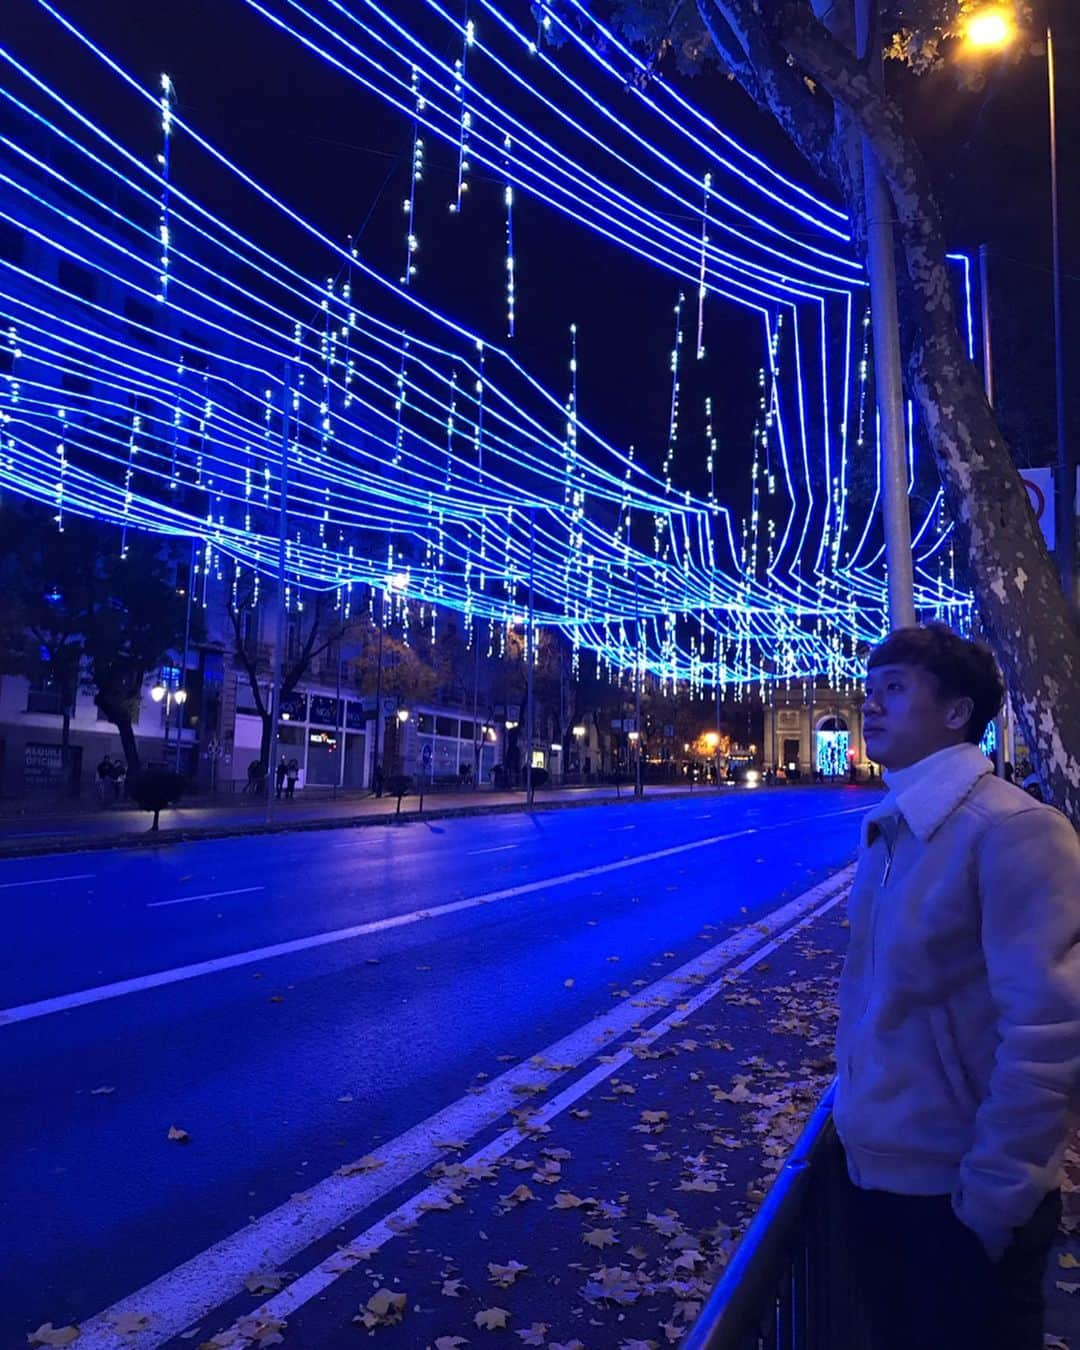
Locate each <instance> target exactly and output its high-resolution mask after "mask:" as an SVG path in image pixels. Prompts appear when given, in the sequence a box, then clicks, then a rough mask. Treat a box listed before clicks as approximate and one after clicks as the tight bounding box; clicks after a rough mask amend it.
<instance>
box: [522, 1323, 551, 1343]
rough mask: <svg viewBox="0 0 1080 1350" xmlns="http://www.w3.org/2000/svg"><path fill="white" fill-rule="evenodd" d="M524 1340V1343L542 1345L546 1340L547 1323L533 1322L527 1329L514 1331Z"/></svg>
mask: <svg viewBox="0 0 1080 1350" xmlns="http://www.w3.org/2000/svg"><path fill="white" fill-rule="evenodd" d="M516 1334H517V1335H518V1336H520V1337H521V1339H522V1340H523V1341H524V1342H525V1344H526V1345H544V1344H545V1343H546V1340H547V1334H548V1324H547V1323H546V1322H534V1323H533V1324H532V1326H531V1327H529V1328H528V1330H527V1331H519V1332H517V1333H516Z"/></svg>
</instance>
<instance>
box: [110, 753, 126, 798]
mask: <svg viewBox="0 0 1080 1350" xmlns="http://www.w3.org/2000/svg"><path fill="white" fill-rule="evenodd" d="M109 780H110V782H111V784H112V795H113V801H114V802H118V801H119V800H120V799H121V797H123V795H124V784H125V783H126V782H127V760H125V759H121V758H120V756H119V755H117V756H116V758H115V759H113V761H112V762H111V764H110V766H109Z"/></svg>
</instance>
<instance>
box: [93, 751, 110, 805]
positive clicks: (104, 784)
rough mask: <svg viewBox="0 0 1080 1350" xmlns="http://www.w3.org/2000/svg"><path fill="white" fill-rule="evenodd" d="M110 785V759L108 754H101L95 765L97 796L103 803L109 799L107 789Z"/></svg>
mask: <svg viewBox="0 0 1080 1350" xmlns="http://www.w3.org/2000/svg"><path fill="white" fill-rule="evenodd" d="M111 786H112V760H111V759H110V758H109V756H108V755H102V756H101V759H100V760H98V766H97V792H98V798H99V800H100V801H101V803H102V805H104V804H105V803H106V802H107V801H108V800H109V790H110V787H111Z"/></svg>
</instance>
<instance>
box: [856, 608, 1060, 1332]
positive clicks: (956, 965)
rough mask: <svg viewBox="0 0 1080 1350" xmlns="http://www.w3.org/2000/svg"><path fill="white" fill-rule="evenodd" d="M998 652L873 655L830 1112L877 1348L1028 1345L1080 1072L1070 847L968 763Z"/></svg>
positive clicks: (912, 641) (944, 639) (890, 648)
mask: <svg viewBox="0 0 1080 1350" xmlns="http://www.w3.org/2000/svg"><path fill="white" fill-rule="evenodd" d="M1002 693H1003V691H1002V683H1001V677H1000V675H999V674H998V671H997V667H996V666H995V664H994V660H993V657H992V656H991V655H990V653H989V651H988V650H987V649H986V648H985V647H983V646H981V645H980V644H978V643H975V642H968V641H966V640H965V639H963V638H961V637H958V636H957V635H956V634H955V633H953V632H951V631H950V630H949V629H948V628H946V627H945V626H944V625H943V624H930V625H928V626H927V627H925V628H904V629H900V630H898V631H897V632H895V633H893V634H892V635H891V636H890V637H889V638H887V639H886V640H885V641H884V642H883V643H882V644H881V645H880V646H879V647H877V648H876V649H875V650H874V651H873V652H872V654H871V656H870V660H869V662H868V669H867V677H866V701H865V703H864V704H863V731H864V735H865V738H866V749H867V754H868V755H869V757H870V758H871V759H873V760H876V761H877V762H878V763H879V764H880V765H881V766H882V767H883V768H884V770H885V775H884V777H885V782H886V784H887V786H888V789H889V791H888V793H887V794H886V796H885V798H884V799H883V801H882V802H881V803H880V804H879V805H878V806H877V807H875V808H874V810H872V811H871V812H870V813H869V814H868V815H867V817H866V818H865V820H864V822H863V829H862V851H861V856H860V859H859V865H858V869H857V871H856V875H855V880H854V883H853V887H852V892H851V898H850V921H851V934H850V939H851V940H850V945H849V949H848V954H847V958H846V961H845V964H844V972H843V976H842V978H841V983H840V1023H839V1027H838V1031H837V1072H838V1088H837V1097H836V1109H835V1121H836V1127H837V1131H838V1133H839V1135H840V1139H841V1141H842V1143H843V1146H844V1153H845V1156H846V1159H847V1170H848V1175H849V1177H850V1181H851V1186H850V1188H849V1193H848V1195H847V1197H846V1201H847V1205H846V1209H847V1215H848V1219H849V1222H850V1224H851V1228H850V1230H849V1234H848V1237H849V1247H850V1251H851V1257H852V1260H853V1261H854V1262H855V1263H856V1266H857V1270H856V1275H857V1280H858V1284H859V1285H860V1286H861V1287H862V1288H863V1289H864V1290H865V1292H866V1295H867V1298H866V1302H867V1307H868V1315H869V1317H870V1319H871V1322H872V1324H873V1325H874V1327H875V1330H876V1339H875V1345H880V1346H882V1347H888V1350H893V1348H894V1347H895V1350H900V1348H901V1347H903V1350H922V1347H926V1350H930V1347H939V1346H940V1347H942V1348H943V1350H944V1347H948V1350H990V1348H991V1347H992V1348H993V1350H1041V1347H1042V1343H1043V1342H1042V1313H1043V1306H1042V1296H1041V1284H1042V1278H1043V1272H1044V1267H1045V1265H1046V1259H1047V1255H1048V1252H1049V1249H1050V1244H1051V1242H1052V1241H1053V1236H1054V1232H1055V1230H1056V1228H1057V1225H1058V1222H1059V1216H1060V1192H1059V1189H1058V1188H1059V1185H1060V1175H1059V1173H1060V1167H1061V1162H1062V1156H1063V1152H1064V1147H1065V1140H1066V1133H1067V1128H1068V1109H1069V1106H1068V1104H1069V1097H1070V1094H1071V1093H1072V1092H1073V1091H1074V1089H1075V1088H1076V1086H1077V1083H1078V1080H1080V844H1078V841H1077V836H1076V832H1075V830H1074V829H1073V827H1072V825H1071V824H1070V823H1069V821H1068V820H1067V819H1066V818H1065V817H1064V816H1063V815H1061V814H1060V813H1059V812H1057V811H1055V810H1054V809H1053V808H1052V807H1049V806H1044V805H1043V804H1042V803H1040V802H1037V801H1035V800H1033V799H1032V798H1031V797H1030V796H1029V795H1028V794H1027V793H1026V792H1023V791H1022V790H1021V789H1020V788H1018V787H1015V786H1013V785H1012V784H1010V783H1006V782H1005V781H1004V780H1003V779H999V778H996V777H994V774H993V768H992V766H991V764H990V761H989V760H988V759H986V757H985V756H984V755H983V754H982V752H981V751H980V750H979V741H980V740H981V739H982V736H983V733H984V731H985V730H986V727H987V724H988V723H989V722H990V721H991V719H992V718H993V717H994V715H995V714H996V713H997V711H998V709H999V708H1000V706H1001V702H1002Z"/></svg>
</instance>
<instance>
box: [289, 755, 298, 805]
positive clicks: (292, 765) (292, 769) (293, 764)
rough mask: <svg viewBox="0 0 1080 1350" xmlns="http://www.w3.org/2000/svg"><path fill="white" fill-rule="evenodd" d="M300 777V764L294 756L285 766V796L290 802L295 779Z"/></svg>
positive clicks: (294, 789)
mask: <svg viewBox="0 0 1080 1350" xmlns="http://www.w3.org/2000/svg"><path fill="white" fill-rule="evenodd" d="M299 777H300V765H299V763H298V762H297V760H296V759H295V758H293V759H290V760H289V762H288V764H287V765H286V766H285V782H286V787H285V796H286V798H287V799H288V800H289V801H290V802H291V801H292V799H293V797H294V795H295V793H296V780H297V778H299Z"/></svg>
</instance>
